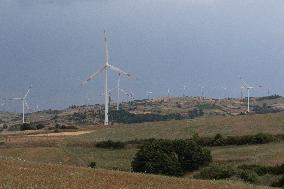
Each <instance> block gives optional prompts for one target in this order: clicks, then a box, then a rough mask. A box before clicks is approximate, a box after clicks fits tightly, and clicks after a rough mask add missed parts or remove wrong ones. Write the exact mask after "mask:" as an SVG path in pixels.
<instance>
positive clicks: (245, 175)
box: [238, 170, 258, 183]
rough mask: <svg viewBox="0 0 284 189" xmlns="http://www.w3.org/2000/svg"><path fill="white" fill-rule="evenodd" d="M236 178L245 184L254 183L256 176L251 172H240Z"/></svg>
mask: <svg viewBox="0 0 284 189" xmlns="http://www.w3.org/2000/svg"><path fill="white" fill-rule="evenodd" d="M238 176H239V177H240V178H241V179H243V180H244V181H245V182H250V183H255V182H256V181H257V176H258V175H257V174H256V172H254V171H253V170H241V171H240V172H239V173H238Z"/></svg>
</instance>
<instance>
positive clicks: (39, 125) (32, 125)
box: [20, 123, 45, 131]
mask: <svg viewBox="0 0 284 189" xmlns="http://www.w3.org/2000/svg"><path fill="white" fill-rule="evenodd" d="M44 127H45V125H43V124H42V123H23V124H21V125H20V130H21V131H25V130H39V129H43V128H44Z"/></svg>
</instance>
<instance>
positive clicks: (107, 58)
mask: <svg viewBox="0 0 284 189" xmlns="http://www.w3.org/2000/svg"><path fill="white" fill-rule="evenodd" d="M104 41H105V62H106V65H108V61H109V52H108V46H107V35H106V31H105V30H104Z"/></svg>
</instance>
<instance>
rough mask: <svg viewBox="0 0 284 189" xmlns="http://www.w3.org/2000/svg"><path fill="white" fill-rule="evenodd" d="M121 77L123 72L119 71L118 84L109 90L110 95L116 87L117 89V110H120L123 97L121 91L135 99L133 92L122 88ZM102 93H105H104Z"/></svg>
mask: <svg viewBox="0 0 284 189" xmlns="http://www.w3.org/2000/svg"><path fill="white" fill-rule="evenodd" d="M120 78H121V74H120V73H118V80H117V86H116V87H115V88H112V89H110V90H109V91H108V93H109V95H110V94H111V92H112V91H113V90H115V89H116V90H117V102H116V110H117V111H118V110H119V104H120V97H121V95H120V93H123V94H124V95H126V96H128V97H129V98H132V99H133V96H134V95H133V93H129V92H127V91H126V90H124V89H122V88H120ZM102 95H104V93H103V94H102Z"/></svg>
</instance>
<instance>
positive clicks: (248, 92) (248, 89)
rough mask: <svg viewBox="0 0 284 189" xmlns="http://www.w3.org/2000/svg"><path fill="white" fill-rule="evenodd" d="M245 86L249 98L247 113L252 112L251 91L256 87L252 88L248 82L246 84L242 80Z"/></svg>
mask: <svg viewBox="0 0 284 189" xmlns="http://www.w3.org/2000/svg"><path fill="white" fill-rule="evenodd" d="M240 80H241V82H242V84H243V86H242V87H244V88H245V89H246V90H247V98H248V103H247V104H248V108H247V112H248V113H249V112H250V90H251V89H254V87H252V86H250V85H249V84H247V82H245V81H244V80H243V79H242V78H240Z"/></svg>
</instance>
